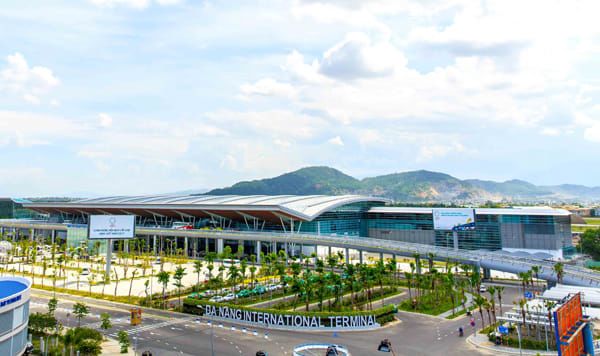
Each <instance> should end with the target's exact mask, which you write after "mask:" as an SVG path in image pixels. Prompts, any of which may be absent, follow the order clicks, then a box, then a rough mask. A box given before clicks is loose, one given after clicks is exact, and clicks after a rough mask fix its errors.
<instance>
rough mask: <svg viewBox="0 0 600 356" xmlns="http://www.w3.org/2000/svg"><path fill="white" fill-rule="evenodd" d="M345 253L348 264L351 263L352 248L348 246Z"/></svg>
mask: <svg viewBox="0 0 600 356" xmlns="http://www.w3.org/2000/svg"><path fill="white" fill-rule="evenodd" d="M345 255H346V264H347V265H349V264H350V249H349V248H348V247H346V251H345Z"/></svg>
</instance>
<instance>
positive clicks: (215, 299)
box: [208, 295, 223, 303]
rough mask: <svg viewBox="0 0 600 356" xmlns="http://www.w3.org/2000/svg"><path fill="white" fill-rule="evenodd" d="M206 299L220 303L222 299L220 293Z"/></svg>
mask: <svg viewBox="0 0 600 356" xmlns="http://www.w3.org/2000/svg"><path fill="white" fill-rule="evenodd" d="M208 301H209V302H213V303H221V302H222V301H223V297H221V296H220V295H216V296H214V297H212V298H210V299H209V300H208Z"/></svg>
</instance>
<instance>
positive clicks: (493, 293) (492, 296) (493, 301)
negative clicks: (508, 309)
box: [488, 286, 502, 323]
mask: <svg viewBox="0 0 600 356" xmlns="http://www.w3.org/2000/svg"><path fill="white" fill-rule="evenodd" d="M497 291H498V290H497V289H496V287H494V286H491V287H489V288H488V293H490V303H491V305H492V315H493V316H494V323H495V322H496V292H497ZM500 309H502V305H501V306H500Z"/></svg>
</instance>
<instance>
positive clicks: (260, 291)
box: [252, 284, 267, 295]
mask: <svg viewBox="0 0 600 356" xmlns="http://www.w3.org/2000/svg"><path fill="white" fill-rule="evenodd" d="M266 291H267V289H266V288H265V287H264V286H261V285H260V284H258V285H256V287H254V289H253V290H252V294H254V295H256V294H264V293H265V292H266Z"/></svg>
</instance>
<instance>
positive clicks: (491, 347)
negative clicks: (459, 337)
mask: <svg viewBox="0 0 600 356" xmlns="http://www.w3.org/2000/svg"><path fill="white" fill-rule="evenodd" d="M467 342H469V343H470V344H471V345H473V346H475V347H477V348H479V349H483V350H487V351H491V352H493V353H494V354H504V355H540V356H556V355H557V354H558V353H557V352H555V351H550V352H546V351H539V350H525V349H523V350H521V351H519V349H517V348H514V347H507V346H497V345H496V344H494V343H493V342H491V341H489V340H488V338H487V336H485V335H482V334H479V333H477V334H475V335H469V336H468V337H467Z"/></svg>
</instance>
